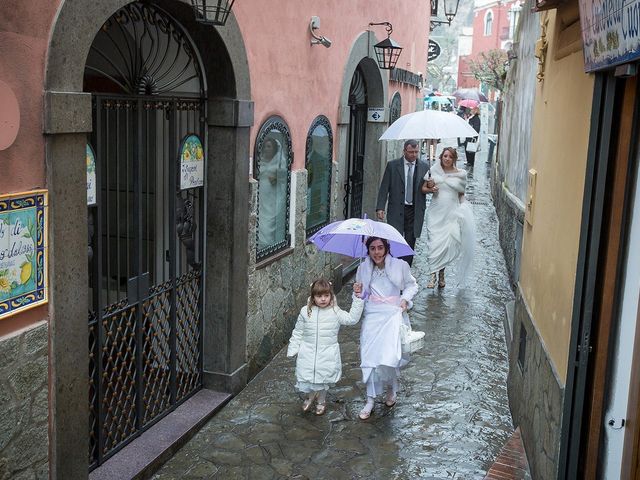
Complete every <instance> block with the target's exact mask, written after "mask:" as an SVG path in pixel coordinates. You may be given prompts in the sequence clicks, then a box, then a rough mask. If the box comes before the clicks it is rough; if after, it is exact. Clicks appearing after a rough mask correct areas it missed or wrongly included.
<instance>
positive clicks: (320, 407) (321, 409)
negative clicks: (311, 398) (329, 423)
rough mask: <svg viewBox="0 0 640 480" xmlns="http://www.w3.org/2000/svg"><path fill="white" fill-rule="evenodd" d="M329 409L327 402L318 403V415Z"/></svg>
mask: <svg viewBox="0 0 640 480" xmlns="http://www.w3.org/2000/svg"><path fill="white" fill-rule="evenodd" d="M326 411H327V404H326V403H318V404H317V405H316V415H324V412H326Z"/></svg>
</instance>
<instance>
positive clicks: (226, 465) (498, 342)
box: [153, 152, 513, 480]
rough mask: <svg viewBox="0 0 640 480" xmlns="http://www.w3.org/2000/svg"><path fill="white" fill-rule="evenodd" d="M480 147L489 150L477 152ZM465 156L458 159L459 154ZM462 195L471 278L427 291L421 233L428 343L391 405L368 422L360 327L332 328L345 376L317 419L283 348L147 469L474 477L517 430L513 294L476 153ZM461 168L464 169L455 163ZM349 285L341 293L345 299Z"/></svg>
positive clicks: (421, 296) (173, 475)
mask: <svg viewBox="0 0 640 480" xmlns="http://www.w3.org/2000/svg"><path fill="white" fill-rule="evenodd" d="M484 153H485V154H486V152H484ZM463 158H464V157H463ZM476 159H477V160H476V165H475V167H474V169H475V171H472V172H470V175H469V185H468V190H467V191H468V193H467V198H468V200H470V201H471V202H472V204H473V209H474V213H475V217H476V224H477V226H476V228H477V247H476V257H475V270H474V275H473V278H472V279H471V280H470V282H469V285H468V286H467V287H466V288H464V289H461V288H458V287H456V281H455V274H454V271H453V270H454V269H450V270H451V271H449V269H448V270H447V286H446V287H445V288H443V289H438V288H436V289H426V288H425V285H426V284H427V280H428V279H427V272H426V271H425V265H426V261H425V259H424V258H423V257H424V255H422V254H421V253H422V252H424V250H425V245H424V239H419V241H418V245H417V253H418V254H417V256H416V259H415V261H414V264H413V269H412V270H413V272H414V275H416V277H417V279H418V284H419V285H420V286H421V289H420V292H419V293H418V295H417V296H416V298H415V299H414V304H415V305H414V308H413V310H412V311H411V312H410V317H411V322H412V326H413V329H414V330H420V331H424V332H426V336H425V346H424V347H423V348H422V349H421V350H419V351H417V352H415V353H414V354H413V355H412V361H411V363H410V364H409V365H408V366H407V367H406V368H404V369H403V370H402V378H401V387H400V392H399V395H398V403H397V404H396V406H395V407H393V408H391V409H389V408H387V407H386V406H384V404H383V403H377V404H376V406H375V409H374V412H373V414H372V416H371V418H370V419H369V420H368V421H364V422H363V421H361V420H359V419H358V412H359V411H360V409H361V408H362V406H363V403H364V391H365V390H364V385H363V384H362V382H361V370H360V368H359V364H360V359H359V351H358V343H359V342H358V336H359V332H360V325H359V324H358V325H356V326H353V327H343V328H342V330H341V333H340V340H341V351H342V360H343V378H342V380H341V381H340V382H339V384H338V385H336V387H334V388H333V389H331V390H330V392H329V396H328V399H327V403H328V410H327V413H326V414H325V415H324V416H315V415H314V414H313V413H306V414H305V413H303V412H302V411H301V408H300V407H301V403H302V401H301V397H300V396H299V395H298V393H296V391H295V389H294V384H295V374H294V369H295V359H294V358H287V357H286V347H285V348H284V349H283V350H282V351H281V352H280V353H279V354H278V355H277V356H276V357H275V358H274V359H273V361H272V362H271V363H270V364H269V365H268V366H267V367H266V368H265V369H264V370H263V371H262V372H261V373H260V374H258V375H257V376H256V377H255V378H254V379H253V380H252V381H251V382H250V383H249V385H248V386H247V387H246V388H245V389H244V390H243V391H242V392H241V393H240V394H239V395H237V396H236V397H235V398H234V399H233V400H231V401H230V402H229V403H228V404H227V405H226V406H225V407H224V408H223V409H222V410H221V411H220V412H218V413H217V414H216V415H215V416H214V417H213V418H212V419H211V420H210V421H209V422H208V423H207V424H206V425H205V426H204V427H203V428H202V430H201V431H200V432H199V433H197V434H196V435H195V436H194V437H193V438H192V439H191V440H190V441H189V442H188V443H187V444H186V445H185V446H184V447H183V448H182V449H181V450H180V451H179V452H178V453H177V454H176V455H175V456H174V457H173V458H172V459H171V460H170V461H168V462H167V463H166V464H165V465H164V466H163V467H162V468H161V469H160V470H159V471H158V472H157V473H156V474H155V475H154V477H153V478H154V479H156V480H167V479H201V478H216V479H217V478H220V479H225V480H226V479H251V480H254V479H281V478H291V479H333V480H337V479H343V478H344V479H351V478H364V479H415V478H420V479H423V478H424V479H477V478H483V477H484V475H485V474H486V472H487V470H488V469H489V468H490V466H491V464H492V462H493V460H494V459H495V458H496V456H497V455H498V452H499V451H500V449H501V448H502V446H503V444H504V443H505V441H506V440H507V439H508V438H509V436H510V435H511V433H512V431H513V427H512V424H511V417H510V414H509V409H508V405H507V390H506V378H507V351H506V346H505V341H504V327H503V318H504V315H505V314H504V305H505V303H506V302H508V301H509V300H511V299H512V292H511V290H510V288H509V284H508V277H507V274H506V269H505V265H504V260H503V257H502V252H501V250H500V246H499V243H498V236H497V230H498V224H497V218H496V215H495V210H494V208H493V205H492V203H491V198H490V194H489V185H488V176H489V175H488V172H487V169H488V168H489V166H488V164H486V163H485V161H484V155H481V154H478V155H477V157H476ZM459 166H461V167H462V168H465V167H464V166H463V165H462V163H461V162H459ZM350 292H351V288H350V286H348V287H346V288H344V289H343V291H342V292H341V294H340V295H339V298H340V299H341V301H340V305H341V306H342V307H343V308H347V309H348V307H349V304H350V300H349V299H348V296H347V294H350Z"/></svg>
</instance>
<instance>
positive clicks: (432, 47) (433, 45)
mask: <svg viewBox="0 0 640 480" xmlns="http://www.w3.org/2000/svg"><path fill="white" fill-rule="evenodd" d="M441 52H442V49H441V48H440V44H439V43H438V42H436V41H435V40H431V39H429V48H428V49H427V62H430V61H432V60H435V59H436V58H438V57H439V56H440V53H441Z"/></svg>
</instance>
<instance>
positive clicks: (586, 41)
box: [579, 0, 640, 72]
mask: <svg viewBox="0 0 640 480" xmlns="http://www.w3.org/2000/svg"><path fill="white" fill-rule="evenodd" d="M579 6H580V28H581V29H582V42H583V47H582V48H583V52H584V67H585V68H584V69H585V71H586V72H595V71H598V70H603V69H607V68H611V67H613V66H616V65H619V64H622V63H628V62H635V61H637V60H638V59H639V58H640V0H580V1H579Z"/></svg>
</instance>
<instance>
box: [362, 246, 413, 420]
mask: <svg viewBox="0 0 640 480" xmlns="http://www.w3.org/2000/svg"><path fill="white" fill-rule="evenodd" d="M365 245H366V249H367V252H368V256H367V258H366V259H365V260H364V261H363V262H362V263H361V264H360V266H359V267H358V271H357V272H356V282H358V285H360V284H362V287H361V288H362V292H363V293H362V295H363V297H364V298H366V301H365V306H364V316H363V318H362V330H361V331H360V367H361V368H362V379H363V382H364V383H365V384H366V387H367V402H366V404H365V406H364V408H363V409H362V411H361V412H360V414H359V417H360V419H361V420H366V419H368V418H369V416H370V415H371V412H372V411H373V406H374V403H375V398H376V397H377V396H378V395H381V394H383V393H384V394H385V402H384V403H385V405H386V406H387V407H393V406H394V405H395V403H396V401H397V393H398V387H399V385H398V379H399V377H400V367H401V366H403V365H405V364H406V363H407V362H408V360H409V359H408V354H403V351H402V338H401V334H402V331H403V328H404V329H407V330H408V331H410V329H411V325H410V323H409V317H408V316H407V314H406V311H407V310H408V309H409V308H411V307H412V305H413V303H412V300H413V297H414V296H415V294H416V293H417V292H418V284H417V283H416V279H415V278H414V277H413V275H411V269H410V268H409V265H408V264H407V263H406V262H404V261H401V260H399V259H397V258H395V257H393V256H391V253H390V244H389V241H388V240H386V239H384V238H379V237H374V236H371V237H369V238H367V240H366V242H365Z"/></svg>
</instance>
